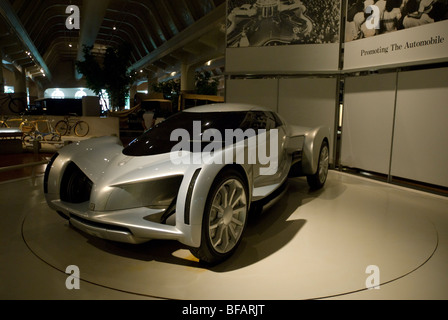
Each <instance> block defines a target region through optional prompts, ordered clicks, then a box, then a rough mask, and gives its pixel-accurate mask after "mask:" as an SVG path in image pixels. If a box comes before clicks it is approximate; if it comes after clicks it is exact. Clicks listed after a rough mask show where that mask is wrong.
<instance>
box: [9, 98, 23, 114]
mask: <svg viewBox="0 0 448 320" xmlns="http://www.w3.org/2000/svg"><path fill="white" fill-rule="evenodd" d="M8 107H9V110H11V112H13V113H16V114H21V113H24V112H25V111H26V103H25V101H23V100H22V99H20V98H14V99H11V101H9V105H8Z"/></svg>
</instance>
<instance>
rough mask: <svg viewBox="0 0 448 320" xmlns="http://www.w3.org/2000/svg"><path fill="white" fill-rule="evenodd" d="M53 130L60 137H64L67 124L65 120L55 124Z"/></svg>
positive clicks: (66, 131)
mask: <svg viewBox="0 0 448 320" xmlns="http://www.w3.org/2000/svg"><path fill="white" fill-rule="evenodd" d="M54 130H56V132H57V133H59V134H60V135H61V136H65V135H67V133H68V123H67V121H65V120H60V121H58V122H57V123H56V126H55V127H54Z"/></svg>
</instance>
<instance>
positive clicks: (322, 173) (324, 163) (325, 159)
mask: <svg viewBox="0 0 448 320" xmlns="http://www.w3.org/2000/svg"><path fill="white" fill-rule="evenodd" d="M329 161H330V159H329V152H328V148H327V147H326V146H325V147H324V148H322V151H321V153H320V162H319V180H320V182H321V183H324V182H325V180H326V179H327V175H328V164H329Z"/></svg>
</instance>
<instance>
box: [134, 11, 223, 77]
mask: <svg viewBox="0 0 448 320" xmlns="http://www.w3.org/2000/svg"><path fill="white" fill-rule="evenodd" d="M225 16H226V4H225V3H223V4H222V5H220V6H219V7H217V8H216V9H214V10H213V11H212V12H210V13H209V14H207V15H206V16H204V17H202V18H201V19H199V20H198V21H197V22H195V23H193V24H192V25H190V26H189V27H188V28H186V29H185V30H184V31H182V32H180V33H178V34H177V35H175V36H174V37H172V38H171V39H170V40H168V41H167V42H165V43H164V44H163V45H161V46H160V47H158V48H157V49H156V50H154V51H152V52H150V53H149V54H148V55H146V56H145V57H143V58H142V59H141V60H139V61H137V62H136V63H134V64H133V65H132V66H131V67H130V68H129V69H130V70H140V69H142V68H144V67H145V66H146V65H148V64H151V63H154V62H155V61H157V60H159V59H161V58H162V57H164V56H167V55H169V54H171V53H173V52H174V51H176V50H178V49H181V48H183V47H185V46H187V45H188V44H189V43H191V42H193V41H194V40H197V39H198V38H200V37H202V36H203V35H205V34H206V33H208V32H210V31H211V30H213V29H214V28H216V27H217V25H220V24H221V23H223V20H224V19H225Z"/></svg>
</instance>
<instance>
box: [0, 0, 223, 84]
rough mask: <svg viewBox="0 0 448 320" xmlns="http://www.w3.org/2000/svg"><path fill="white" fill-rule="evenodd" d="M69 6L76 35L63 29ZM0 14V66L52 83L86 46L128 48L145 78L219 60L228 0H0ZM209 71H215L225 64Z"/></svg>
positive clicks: (136, 67)
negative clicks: (77, 20)
mask: <svg viewBox="0 0 448 320" xmlns="http://www.w3.org/2000/svg"><path fill="white" fill-rule="evenodd" d="M69 5H75V6H77V7H79V8H80V16H81V24H80V29H79V30H76V29H73V30H69V29H67V27H66V21H67V18H68V17H69V16H70V14H67V13H66V9H67V7H68V6H69ZM0 13H1V15H0V50H1V54H2V59H3V61H4V62H6V63H7V64H11V65H14V66H15V67H16V68H17V67H18V68H22V69H24V70H25V71H26V72H27V74H28V76H31V77H32V78H33V79H34V80H35V81H38V82H51V81H52V80H53V74H55V73H57V70H58V68H59V66H60V65H61V63H67V62H72V65H74V61H76V60H79V59H81V58H82V47H83V45H94V51H95V52H96V53H97V54H103V53H104V52H105V49H106V48H107V47H109V46H118V45H120V44H122V43H129V44H131V46H132V64H133V65H132V67H131V68H132V69H137V70H139V71H140V70H142V72H139V73H141V76H142V77H144V78H161V77H162V78H163V77H164V76H168V75H169V74H171V73H172V72H174V71H177V72H178V71H180V66H181V64H182V63H184V64H188V65H200V64H201V63H202V64H203V63H204V62H206V61H209V60H213V59H218V60H219V59H221V60H222V57H223V56H224V49H225V0H139V1H137V0H70V1H67V0H66V1H61V0H32V1H30V0H0ZM212 68H214V69H213V70H212V71H213V72H215V73H217V74H219V73H220V72H222V71H223V64H222V65H221V64H220V63H218V64H215V65H214V67H212ZM73 69H74V68H73ZM44 74H45V76H44ZM73 77H75V72H73Z"/></svg>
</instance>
